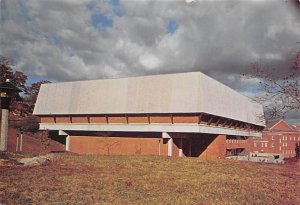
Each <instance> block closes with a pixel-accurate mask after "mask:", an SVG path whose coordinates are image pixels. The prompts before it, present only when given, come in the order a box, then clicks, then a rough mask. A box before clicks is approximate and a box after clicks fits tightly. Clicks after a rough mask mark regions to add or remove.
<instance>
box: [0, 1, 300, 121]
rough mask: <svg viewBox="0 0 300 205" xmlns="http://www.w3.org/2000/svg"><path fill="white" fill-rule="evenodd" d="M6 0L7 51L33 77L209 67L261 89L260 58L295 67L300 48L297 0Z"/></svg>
mask: <svg viewBox="0 0 300 205" xmlns="http://www.w3.org/2000/svg"><path fill="white" fill-rule="evenodd" d="M0 1H1V10H0V12H1V29H0V35H1V36H0V40H1V42H0V43H1V44H0V45H1V50H0V54H1V55H4V56H8V57H10V58H12V59H14V60H15V62H16V66H15V68H16V69H18V70H21V71H22V72H24V73H25V74H26V75H28V76H29V77H30V81H37V80H40V79H48V80H51V81H54V82H61V81H73V80H87V79H99V78H117V77H128V76H142V75H152V74H162V73H177V72H189V71H201V72H203V73H205V74H207V75H209V76H211V77H213V78H215V79H217V80H218V81H221V82H222V83H224V84H226V85H228V86H230V87H232V88H233V89H235V90H237V91H239V92H242V93H243V94H246V95H248V96H253V95H254V91H256V85H257V80H255V79H252V80H245V79H243V78H241V74H242V73H244V72H248V71H250V70H251V64H252V63H254V62H260V63H262V64H264V65H265V66H267V67H274V68H276V69H279V70H281V71H282V70H287V69H289V68H290V67H291V64H292V62H293V58H294V56H295V53H296V51H297V50H300V43H297V42H299V41H300V11H299V8H298V9H297V8H296V7H295V6H294V5H293V4H292V3H291V1H290V0H266V1H263V0H240V1H238V0H227V1H222V0H211V1H209V0H194V1H192V0H160V1H158V0H76V1H75V0H27V1H24V0H0ZM295 2H297V0H296V1H295ZM290 117H291V118H297V115H295V114H292V116H290Z"/></svg>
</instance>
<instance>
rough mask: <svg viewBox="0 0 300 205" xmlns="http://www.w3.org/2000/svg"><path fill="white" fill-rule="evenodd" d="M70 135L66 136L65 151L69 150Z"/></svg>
mask: <svg viewBox="0 0 300 205" xmlns="http://www.w3.org/2000/svg"><path fill="white" fill-rule="evenodd" d="M70 145H71V144H70V136H69V135H68V136H67V137H66V151H70Z"/></svg>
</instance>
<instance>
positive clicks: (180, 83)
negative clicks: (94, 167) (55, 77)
mask: <svg viewBox="0 0 300 205" xmlns="http://www.w3.org/2000/svg"><path fill="white" fill-rule="evenodd" d="M34 114H35V115H37V116H39V117H40V119H41V123H40V129H42V130H55V131H57V133H58V134H59V135H61V137H66V150H68V151H71V152H76V153H98V154H115V155H134V154H142V155H163V156H164V155H165V156H180V157H181V156H192V157H199V156H206V157H224V156H226V154H228V153H229V154H230V153H240V152H244V151H246V150H247V146H248V144H247V138H249V137H252V136H261V131H262V130H263V128H264V127H265V123H264V122H263V121H262V120H261V119H262V116H263V109H262V106H261V105H260V104H257V103H255V102H253V101H251V100H250V99H249V98H247V97H245V96H243V95H241V94H239V93H238V92H236V91H234V90H232V89H231V88H229V87H227V86H225V85H223V84H221V83H220V82H218V81H216V80H214V79H212V78H210V77H208V76H206V75H204V74H202V73H200V72H191V73H179V74H165V75H154V76H143V77H130V78H120V79H103V80H90V81H77V82H66V83H52V84H44V85H42V87H41V89H40V92H39V95H38V99H37V103H36V106H35V109H34ZM232 140H235V143H229V141H232Z"/></svg>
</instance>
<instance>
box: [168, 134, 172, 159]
mask: <svg viewBox="0 0 300 205" xmlns="http://www.w3.org/2000/svg"><path fill="white" fill-rule="evenodd" d="M172 156H173V139H172V138H170V139H169V141H168V157H172Z"/></svg>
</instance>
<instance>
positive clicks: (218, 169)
mask: <svg viewBox="0 0 300 205" xmlns="http://www.w3.org/2000/svg"><path fill="white" fill-rule="evenodd" d="M299 168H300V167H299V164H298V165H297V164H295V163H294V164H293V163H291V164H286V165H270V164H257V163H256V164H254V163H247V162H237V161H226V160H206V159H196V158H165V157H153V156H146V157H143V156H94V155H86V156H75V155H61V156H60V157H58V158H57V159H56V160H54V161H53V162H49V163H48V164H46V165H42V166H36V167H21V166H18V167H16V166H14V167H0V204H172V205H173V204H300V170H299Z"/></svg>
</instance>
